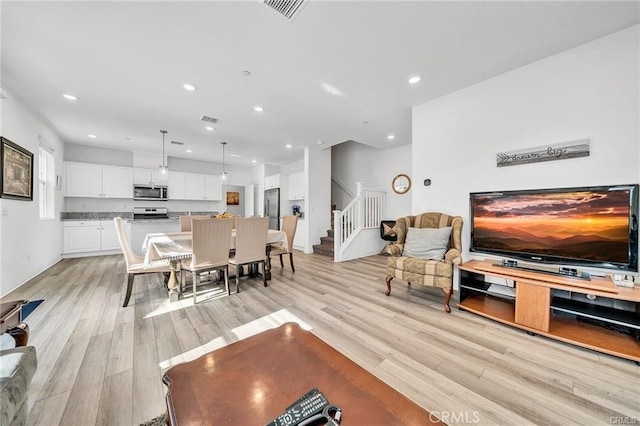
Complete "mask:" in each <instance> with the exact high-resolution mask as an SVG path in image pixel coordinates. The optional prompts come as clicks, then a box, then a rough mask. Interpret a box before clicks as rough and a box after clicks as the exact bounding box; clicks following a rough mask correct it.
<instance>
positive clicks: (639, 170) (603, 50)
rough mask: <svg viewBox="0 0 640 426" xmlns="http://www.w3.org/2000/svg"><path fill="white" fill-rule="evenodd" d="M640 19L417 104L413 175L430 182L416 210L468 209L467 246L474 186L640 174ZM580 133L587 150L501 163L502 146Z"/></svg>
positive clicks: (616, 179)
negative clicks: (586, 152)
mask: <svg viewBox="0 0 640 426" xmlns="http://www.w3.org/2000/svg"><path fill="white" fill-rule="evenodd" d="M639 28H640V27H639V26H635V27H632V28H629V29H626V30H624V31H621V32H618V33H615V34H613V35H610V36H607V37H604V38H602V39H599V40H596V41H594V42H591V43H588V44H585V45H582V46H579V47H577V48H574V49H571V50H568V51H566V52H563V53H561V54H558V55H555V56H552V57H549V58H546V59H544V60H541V61H539V62H536V63H533V64H530V65H528V66H525V67H522V68H519V69H517V70H514V71H512V72H509V73H506V74H503V75H501V76H498V77H496V78H493V79H490V80H487V81H485V82H482V83H479V84H477V85H474V86H471V87H469V88H466V89H463V90H460V91H458V92H456V93H453V94H451V95H448V96H445V97H442V98H440V99H437V100H435V101H432V102H429V103H427V104H424V105H420V106H418V107H415V108H414V109H413V151H412V154H413V155H412V157H413V158H412V170H413V173H412V176H413V181H414V184H415V183H418V182H422V181H423V180H424V179H425V178H431V179H432V181H433V183H432V185H431V186H429V187H421V190H420V191H415V190H412V194H413V195H412V207H411V209H412V212H413V213H418V212H422V211H442V212H446V213H450V214H455V215H460V216H462V217H463V218H464V219H465V227H464V229H463V237H464V238H463V244H464V247H465V250H467V249H468V247H469V228H468V223H469V193H470V192H476V191H493V190H510V189H527V188H552V187H571V186H585V185H602V184H630V183H638V182H639V181H640V152H639V151H640V131H639V123H640V108H639V105H640V94H639V80H640V79H639V76H640V70H639V60H640V57H639V50H640V43H639V41H638V40H639V35H640V34H639V33H640V31H639ZM583 138H588V139H590V140H591V154H590V156H588V157H583V158H576V159H567V160H558V161H549V162H544V163H533V164H526V165H519V166H510V167H500V168H498V167H496V159H495V157H496V153H498V152H502V151H511V150H517V149H525V148H532V147H538V146H544V145H547V144H555V143H562V142H568V141H573V140H577V139H583ZM414 189H415V188H414ZM466 257H467V258H469V254H468V253H467V254H466Z"/></svg>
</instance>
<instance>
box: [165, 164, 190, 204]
mask: <svg viewBox="0 0 640 426" xmlns="http://www.w3.org/2000/svg"><path fill="white" fill-rule="evenodd" d="M185 189H186V183H185V173H179V172H172V171H169V179H168V181H167V192H168V194H167V195H168V198H169V199H170V200H186V199H187V196H186V193H185Z"/></svg>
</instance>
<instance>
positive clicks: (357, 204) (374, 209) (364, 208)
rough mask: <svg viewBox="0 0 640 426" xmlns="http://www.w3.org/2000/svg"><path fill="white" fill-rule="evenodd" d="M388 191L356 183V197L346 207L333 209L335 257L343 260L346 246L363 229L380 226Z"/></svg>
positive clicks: (337, 260)
mask: <svg viewBox="0 0 640 426" xmlns="http://www.w3.org/2000/svg"><path fill="white" fill-rule="evenodd" d="M385 201H386V192H385V191H381V190H377V189H368V188H364V186H363V183H362V182H357V183H356V197H355V198H354V199H353V200H352V201H351V202H350V203H349V204H348V205H347V207H345V208H344V210H334V211H333V259H334V261H336V262H342V254H343V253H344V250H345V248H346V247H347V246H348V245H349V244H350V243H351V241H353V239H354V238H355V237H356V235H357V234H358V232H359V231H360V230H362V229H371V228H378V227H379V226H380V221H381V220H382V216H383V215H384V212H385Z"/></svg>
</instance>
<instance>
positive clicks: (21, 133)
mask: <svg viewBox="0 0 640 426" xmlns="http://www.w3.org/2000/svg"><path fill="white" fill-rule="evenodd" d="M0 103H1V104H2V110H1V112H0V117H1V123H2V129H1V133H2V136H4V137H5V138H7V139H9V140H11V141H12V142H14V143H16V144H18V145H20V146H21V147H23V148H25V149H27V150H29V151H31V152H32V153H33V154H34V157H33V160H34V161H33V167H34V188H33V200H34V201H18V200H11V199H0V210H1V211H2V216H0V237H1V238H0V241H1V243H0V244H1V250H0V296H5V295H6V294H7V293H9V292H10V291H11V290H13V289H15V288H17V287H19V286H20V285H22V284H24V283H25V282H26V281H28V280H29V279H31V278H33V277H34V276H36V275H37V274H39V273H40V272H42V271H43V270H45V269H46V268H48V267H49V266H51V265H53V264H54V263H56V262H57V261H59V260H60V253H61V248H62V243H61V239H62V233H61V227H60V213H59V212H60V210H61V206H62V192H60V191H56V192H55V194H56V201H55V210H56V214H55V218H54V219H49V220H40V215H39V202H38V199H39V190H38V164H39V162H38V147H39V145H40V140H46V144H47V145H49V146H50V147H51V148H53V149H54V150H55V151H54V161H55V168H56V170H55V173H56V175H62V170H63V168H62V158H63V149H64V145H63V143H62V141H61V140H60V139H59V138H58V137H57V136H56V135H55V134H54V133H53V131H52V129H51V128H50V127H49V125H48V124H47V123H45V122H44V121H43V120H42V119H41V118H40V117H38V116H36V115H35V114H34V113H33V112H32V111H31V110H30V109H28V108H27V107H26V106H25V105H24V104H23V103H22V102H21V101H20V100H18V99H17V98H16V97H15V96H14V95H13V93H11V92H9V91H7V98H6V99H2V100H0Z"/></svg>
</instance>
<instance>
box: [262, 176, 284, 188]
mask: <svg viewBox="0 0 640 426" xmlns="http://www.w3.org/2000/svg"><path fill="white" fill-rule="evenodd" d="M274 188H280V175H279V174H277V175H271V176H265V177H264V189H265V190H267V189H274Z"/></svg>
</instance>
